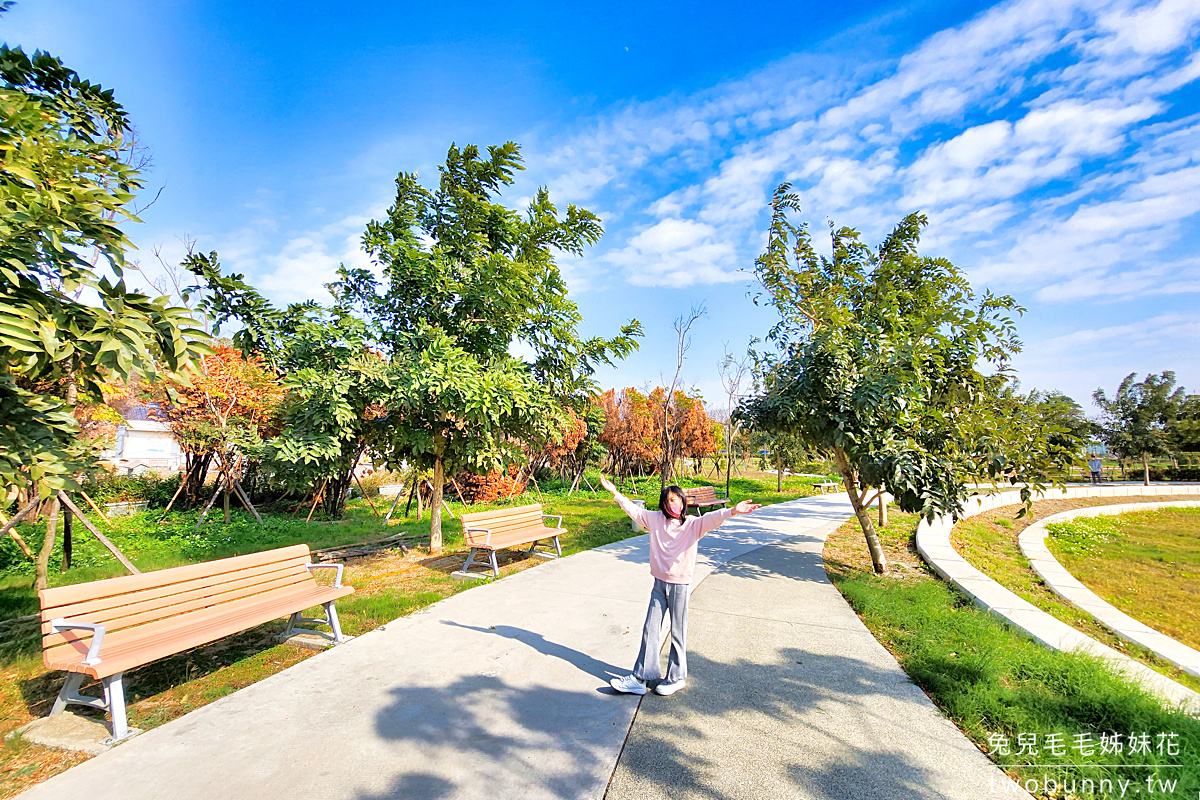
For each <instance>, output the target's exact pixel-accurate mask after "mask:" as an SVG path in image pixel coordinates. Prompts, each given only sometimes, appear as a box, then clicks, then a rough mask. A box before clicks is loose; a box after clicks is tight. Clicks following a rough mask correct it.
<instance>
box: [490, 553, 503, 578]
mask: <svg viewBox="0 0 1200 800" xmlns="http://www.w3.org/2000/svg"><path fill="white" fill-rule="evenodd" d="M488 558H489V559H490V560H491V562H492V577H495V578H499V577H500V565H499V564H497V563H496V551H495V550H489V551H488Z"/></svg>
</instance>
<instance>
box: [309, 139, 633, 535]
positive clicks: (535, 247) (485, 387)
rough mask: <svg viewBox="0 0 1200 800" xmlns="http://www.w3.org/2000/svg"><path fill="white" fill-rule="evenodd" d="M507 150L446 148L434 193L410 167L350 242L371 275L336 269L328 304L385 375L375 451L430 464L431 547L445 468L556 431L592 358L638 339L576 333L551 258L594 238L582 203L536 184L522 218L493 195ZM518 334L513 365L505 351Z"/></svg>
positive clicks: (516, 156)
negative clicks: (351, 318)
mask: <svg viewBox="0 0 1200 800" xmlns="http://www.w3.org/2000/svg"><path fill="white" fill-rule="evenodd" d="M523 168H524V167H523V165H522V161H521V156H520V149H519V148H518V147H517V145H515V144H513V143H511V142H509V143H506V144H504V145H500V146H493V147H489V148H488V150H487V155H486V156H485V155H483V154H481V153H480V151H479V149H478V148H477V147H475V146H473V145H469V146H466V147H463V148H461V149H460V148H458V147H457V146H454V145H452V146H451V147H450V149H449V152H448V153H447V155H446V163H445V165H444V166H442V167H439V173H440V174H439V180H438V186H437V188H436V190H430V189H427V188H426V187H424V186H422V185H421V184H420V183H419V182H418V179H417V175H416V174H415V173H404V172H402V173H400V175H399V176H398V177H397V178H396V200H395V203H394V204H393V205H392V207H391V208H389V209H388V212H387V217H386V218H385V219H383V220H376V221H372V222H371V223H369V224H368V225H367V230H366V234H365V235H364V236H363V244H364V246H365V248H366V250H367V253H368V255H370V256H371V258H372V259H373V260H374V261H375V263H376V264H377V265H378V266H379V268H380V270H381V271H382V278H377V277H376V276H375V274H374V273H373V272H371V271H370V270H366V269H354V270H348V269H345V268H343V269H342V270H340V272H339V280H338V281H337V282H336V283H334V284H332V285H331V286H330V290H331V291H332V293H333V295H334V298H335V299H336V301H337V302H338V304H339V306H340V307H342V308H345V309H347V310H354V311H357V312H361V313H362V314H363V315H364V317H365V319H366V320H367V321H368V323H369V325H370V335H371V337H372V340H373V342H374V343H375V344H376V345H377V346H378V347H379V349H380V350H381V351H382V352H383V353H385V354H386V355H387V357H388V358H389V359H390V361H391V363H392V365H393V367H394V368H395V370H396V374H397V377H396V378H395V381H394V383H393V385H392V392H391V394H390V396H389V399H388V403H387V406H388V412H389V413H388V415H387V417H386V420H385V421H384V424H385V428H386V433H385V439H386V442H385V444H384V446H383V451H384V452H385V453H386V455H387V457H388V458H389V459H391V460H399V459H401V458H404V459H410V460H413V461H415V462H416V463H417V465H418V466H420V467H423V468H427V469H432V470H433V499H432V501H431V504H432V509H433V514H432V521H431V525H430V549H431V551H432V552H437V551H438V550H439V549H440V548H441V525H442V514H441V505H442V493H443V486H444V481H445V476H446V475H447V474H454V472H455V471H457V470H458V469H461V468H465V467H474V468H477V469H490V468H496V467H499V466H502V465H504V464H507V463H511V462H512V461H514V460H520V459H523V458H524V453H523V450H522V448H520V447H518V446H516V442H517V441H521V442H525V443H527V444H530V445H533V446H535V447H537V446H540V444H541V443H542V442H544V441H545V440H546V439H548V438H553V437H554V436H555V435H556V433H558V432H559V431H560V430H561V428H562V423H563V421H564V420H563V419H562V409H563V406H564V404H566V405H573V406H576V407H577V408H582V407H583V406H584V405H585V404H586V403H587V398H588V397H589V396H590V395H591V394H592V393H593V391H594V388H595V387H594V384H593V382H592V378H591V376H592V374H593V373H594V371H595V368H596V366H597V365H598V364H601V363H612V360H613V359H614V358H623V357H624V356H625V355H627V354H628V353H629V352H631V351H632V350H633V349H634V348H635V347H636V346H637V343H636V337H637V336H640V335H641V327H640V325H639V324H638V323H637V321H636V320H635V321H631V322H630V323H629V324H628V325H626V326H625V327H623V328H622V329H621V333H620V334H619V335H618V336H616V337H614V338H613V339H604V338H601V337H592V338H587V339H584V338H580V337H579V335H578V332H577V328H578V324H579V322H580V321H581V316H580V314H579V310H578V308H577V306H576V305H575V303H574V302H572V301H571V300H569V299H568V297H567V289H566V284H565V283H564V281H563V279H562V276H561V274H560V273H559V270H558V266H557V264H556V263H555V254H556V253H558V252H566V253H571V254H575V255H581V254H582V253H583V251H584V249H585V248H586V247H587V246H589V245H591V244H594V243H595V242H596V241H597V240H598V239H599V238H600V235H601V233H602V232H603V228H602V226H601V224H600V220H599V219H598V218H597V217H596V216H595V215H594V214H592V213H591V212H590V211H587V210H585V209H581V208H578V207H576V206H574V205H568V206H567V208H566V212H565V214H562V215H560V214H559V211H558V209H557V208H556V207H555V206H554V205H553V204H552V203H551V202H550V195H549V192H548V191H547V190H546V189H545V188H544V187H542V188H539V189H538V190H537V192H535V194H534V197H533V199H532V200H531V201H530V203H529V206H528V207H527V209H526V211H525V213H524V214H523V215H522V214H518V213H517V212H514V211H512V210H510V209H509V208H507V207H505V206H504V205H502V204H501V203H500V202H499V195H500V192H501V191H502V190H503V188H504V187H506V186H509V185H511V184H512V183H513V175H514V174H515V172H516V171H517V170H520V169H523ZM516 342H521V343H523V344H524V345H526V346H527V347H528V348H529V349H530V350H532V352H533V360H532V361H530V362H524V361H521V360H520V359H518V358H516V357H514V356H513V355H511V354H510V348H511V347H512V346H513V344H514V343H516Z"/></svg>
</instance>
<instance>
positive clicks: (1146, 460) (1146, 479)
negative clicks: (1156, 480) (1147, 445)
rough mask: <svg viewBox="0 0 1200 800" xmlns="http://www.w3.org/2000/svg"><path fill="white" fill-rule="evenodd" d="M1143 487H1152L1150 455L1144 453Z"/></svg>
mask: <svg viewBox="0 0 1200 800" xmlns="http://www.w3.org/2000/svg"><path fill="white" fill-rule="evenodd" d="M1142 485H1143V486H1149V485H1150V454H1149V453H1142Z"/></svg>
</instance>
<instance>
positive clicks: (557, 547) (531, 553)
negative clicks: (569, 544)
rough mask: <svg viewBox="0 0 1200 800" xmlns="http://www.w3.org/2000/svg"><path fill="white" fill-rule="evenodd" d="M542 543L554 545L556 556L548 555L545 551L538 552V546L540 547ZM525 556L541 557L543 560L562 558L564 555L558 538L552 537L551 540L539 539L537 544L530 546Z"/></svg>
mask: <svg viewBox="0 0 1200 800" xmlns="http://www.w3.org/2000/svg"><path fill="white" fill-rule="evenodd" d="M542 542H548V543H549V544H552V545H554V555H551V554H550V553H547V552H544V551H542V550H538V549H537V546H538V545H539V544H541V543H542ZM525 555H527V556H541V557H542V558H555V557H557V556H561V555H562V547H561V546H560V545H559V543H558V537H557V536H552V537H551V538H549V539H538V540H537V541H536V542H534V543H533V544H531V545H529V549H528V550H526V551H525Z"/></svg>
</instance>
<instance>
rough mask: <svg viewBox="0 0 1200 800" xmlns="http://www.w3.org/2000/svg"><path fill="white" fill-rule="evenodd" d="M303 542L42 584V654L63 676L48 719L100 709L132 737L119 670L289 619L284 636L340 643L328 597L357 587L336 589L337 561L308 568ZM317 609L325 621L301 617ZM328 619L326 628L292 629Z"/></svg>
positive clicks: (118, 734)
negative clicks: (327, 575) (327, 577)
mask: <svg viewBox="0 0 1200 800" xmlns="http://www.w3.org/2000/svg"><path fill="white" fill-rule="evenodd" d="M310 562H311V557H310V555H309V550H308V545H306V544H299V545H294V546H292V547H281V548H279V549H277V550H268V551H266V552H263V553H253V554H251V555H246V556H235V557H234V558H223V559H220V560H217V561H208V562H205V563H203V564H190V565H188V566H185V567H174V568H172V569H164V570H158V571H156V572H144V573H141V574H138V575H125V576H122V577H120V578H109V579H108V580H102V581H92V582H90V583H80V584H75V585H74V586H60V587H57V588H54V589H42V590H41V591H39V592H38V599H39V600H40V602H41V605H42V648H43V651H42V660H43V662H44V663H45V664H46V667H47V668H48V669H52V670H65V671H66V672H67V681H66V683H65V684H64V685H63V688H62V691H61V692H59V693H58V699H57V700H55V701H54V708H53V709H52V710H51V711H50V715H51V716H54V715H55V714H59V713H62V711H63V710H64V709H65V708H66V707H67V705H68V704H71V703H75V704H78V705H85V706H90V707H92V708H107V709H108V712H109V713H110V714H111V715H112V741H114V742H115V741H119V740H121V739H124V738H125V737H126V736H128V735H129V734H130V731H129V726H128V723H127V721H126V717H125V692H124V687H123V683H122V675H123V674H124V672H125V671H126V670H129V669H132V668H134V667H139V666H141V665H143V664H148V663H150V662H151V661H154V660H156V659H159V658H163V657H165V656H169V655H174V654H175V653H180V652H183V651H184V650H189V649H191V648H193V647H199V646H200V645H203V644H208V643H209V642H214V641H216V640H217V639H220V638H222V637H225V636H228V635H230V634H234V633H239V632H241V631H244V630H248V629H250V628H253V627H255V626H256V625H261V624H263V623H264V622H270V621H271V620H274V619H279V618H281V617H287V616H289V615H290V618H289V619H288V625H287V630H286V631H285V632H284V633H283V634H282V635H281V636H280V639H283V638H286V637H288V636H290V635H292V634H293V633H296V632H304V633H314V634H317V635H319V636H324V637H325V638H327V639H329V640H330V641H332V642H333V643H334V644H339V643H341V642H342V641H343V636H342V629H341V626H340V625H339V624H338V617H337V611H336V610H335V608H334V605H333V604H334V601H335V600H337V599H338V598H339V597H344V596H346V595H348V594H351V593H352V592H353V591H354V588H353V587H350V586H342V565H341V564H313V563H310ZM318 568H333V569H336V570H337V575H336V577H335V579H334V582H333V585H332V586H323V585H321V584H318V583H317V580H316V577H315V576H314V575H313V572H312V571H313V570H314V569H318ZM314 606H324V608H325V618H324V619H312V618H309V617H303V616H301V612H302V611H304V609H306V608H313V607H314ZM298 623H310V624H311V623H317V624H321V625H327V626H329V627H330V628H331V629H332V630H333V633H332V634H327V633H324V632H321V631H313V630H307V629H303V628H297V627H296V626H297V624H298ZM87 677H92V678H95V679H97V680H99V681H100V682H101V683H102V684H103V686H104V699H100V698H97V697H89V696H87V695H81V694H79V688H80V686H81V685H82V684H83V681H84V679H85V678H87Z"/></svg>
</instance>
